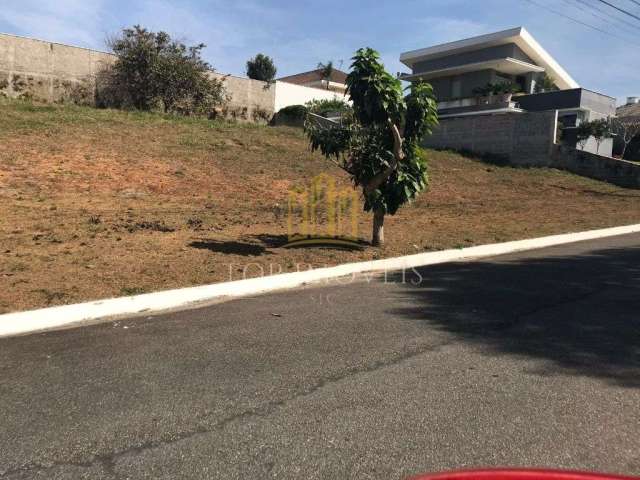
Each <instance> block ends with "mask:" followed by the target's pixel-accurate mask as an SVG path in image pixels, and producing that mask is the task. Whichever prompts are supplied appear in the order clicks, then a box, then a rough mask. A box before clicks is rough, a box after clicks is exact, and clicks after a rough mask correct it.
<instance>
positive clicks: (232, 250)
mask: <svg viewBox="0 0 640 480" xmlns="http://www.w3.org/2000/svg"><path fill="white" fill-rule="evenodd" d="M189 246H190V247H192V248H197V249H201V250H209V251H211V252H218V253H226V254H233V255H243V256H247V257H250V256H259V255H264V254H271V252H269V251H267V249H266V248H265V247H264V246H263V245H257V244H255V243H248V242H237V241H234V240H225V241H223V240H212V239H201V240H197V241H194V242H191V243H190V244H189Z"/></svg>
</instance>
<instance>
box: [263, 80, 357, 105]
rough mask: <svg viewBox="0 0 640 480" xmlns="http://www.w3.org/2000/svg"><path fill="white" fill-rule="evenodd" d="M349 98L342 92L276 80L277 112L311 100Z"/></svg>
mask: <svg viewBox="0 0 640 480" xmlns="http://www.w3.org/2000/svg"><path fill="white" fill-rule="evenodd" d="M336 98H337V99H340V100H345V101H346V100H348V97H345V96H344V95H343V94H341V93H337V92H332V91H330V90H320V89H319V88H311V87H303V86H302V85H296V84H294V83H287V82H276V99H275V108H274V110H275V111H276V112H277V111H279V110H280V109H282V108H284V107H288V106H289V105H304V104H305V103H307V102H309V101H311V100H333V99H336Z"/></svg>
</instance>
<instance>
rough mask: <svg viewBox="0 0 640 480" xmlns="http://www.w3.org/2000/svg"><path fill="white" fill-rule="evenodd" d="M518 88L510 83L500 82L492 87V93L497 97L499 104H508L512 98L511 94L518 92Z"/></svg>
mask: <svg viewBox="0 0 640 480" xmlns="http://www.w3.org/2000/svg"><path fill="white" fill-rule="evenodd" d="M520 90H521V89H520V86H519V85H518V84H515V83H511V82H502V83H498V84H496V85H494V91H493V93H494V94H496V95H498V96H499V97H498V101H499V102H501V103H509V102H511V99H512V98H513V94H514V93H517V92H519V91H520Z"/></svg>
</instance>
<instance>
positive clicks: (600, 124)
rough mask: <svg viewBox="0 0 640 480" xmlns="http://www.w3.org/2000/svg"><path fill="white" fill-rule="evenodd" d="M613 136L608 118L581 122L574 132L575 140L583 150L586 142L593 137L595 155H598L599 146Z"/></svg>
mask: <svg viewBox="0 0 640 480" xmlns="http://www.w3.org/2000/svg"><path fill="white" fill-rule="evenodd" d="M612 136H613V131H612V126H611V121H610V120H609V119H608V118H601V119H598V120H593V121H591V122H582V123H581V124H580V125H578V128H577V130H576V138H577V140H578V144H579V145H580V148H581V149H582V150H584V147H585V145H586V144H587V140H589V138H591V137H593V139H594V140H595V141H596V153H600V145H601V144H602V142H604V141H605V140H606V139H608V138H611V137H612Z"/></svg>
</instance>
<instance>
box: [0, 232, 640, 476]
mask: <svg viewBox="0 0 640 480" xmlns="http://www.w3.org/2000/svg"><path fill="white" fill-rule="evenodd" d="M167 273H168V274H170V272H167ZM417 280H421V281H420V282H418V281H417ZM0 375H1V379H2V382H1V383H0V413H1V414H0V479H3V480H4V479H31V478H38V479H40V478H42V479H74V480H75V479H154V480H157V479H217V478H220V479H236V478H237V479H240V478H242V479H252V478H255V479H266V478H278V479H303V478H304V479H315V478H322V479H324V478H331V479H342V478H358V479H385V480H386V479H401V478H405V477H406V476H408V475H410V474H415V473H418V472H422V471H435V470H444V469H454V468H469V467H476V466H499V465H509V466H539V467H562V468H578V469H587V470H592V469H595V470H600V471H609V472H618V473H626V474H636V475H640V235H628V236H624V237H614V238H609V239H605V240H599V241H591V242H584V243H580V244H572V245H565V246H560V247H554V248H547V249H543V250H538V251H534V252H528V253H520V254H514V255H507V256H501V257H496V258H492V259H487V260H483V261H475V262H467V263H464V262H462V263H455V264H448V265H440V266H432V267H428V268H424V269H421V270H419V271H418V272H417V273H413V272H407V273H406V275H404V276H403V275H402V274H399V273H395V274H391V273H390V274H389V275H387V277H386V279H385V278H377V279H371V280H370V281H369V282H367V281H359V282H352V283H348V282H345V281H343V284H339V285H338V284H335V283H334V284H332V285H328V286H325V287H322V288H318V287H313V288H311V287H310V288H306V289H301V290H296V291H289V292H285V293H278V294H271V295H265V296H260V297H256V298H248V299H242V300H234V301H230V302H227V303H222V304H218V305H213V306H209V307H206V308H201V309H197V310H190V311H185V312H176V313H170V314H163V315H155V316H152V317H143V318H138V319H131V320H126V321H118V322H110V323H106V324H101V325H94V326H89V327H84V328H76V329H71V330H64V331H58V332H49V333H44V334H35V335H30V336H25V337H16V338H6V339H0Z"/></svg>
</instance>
